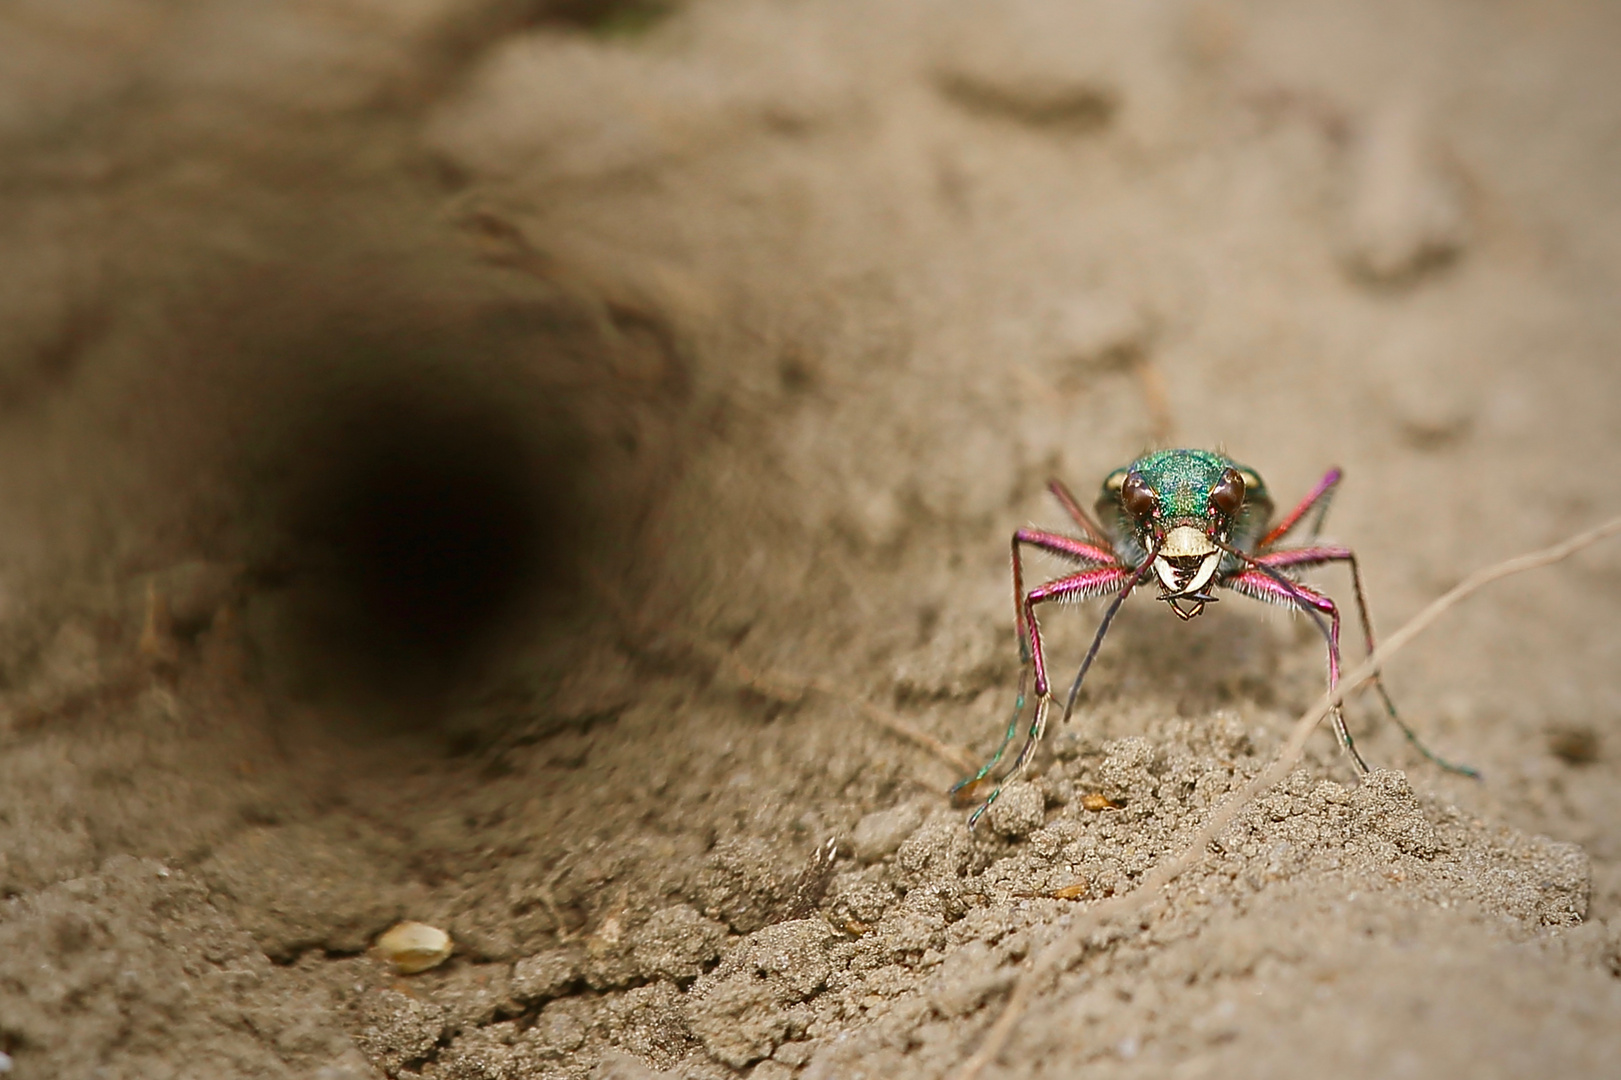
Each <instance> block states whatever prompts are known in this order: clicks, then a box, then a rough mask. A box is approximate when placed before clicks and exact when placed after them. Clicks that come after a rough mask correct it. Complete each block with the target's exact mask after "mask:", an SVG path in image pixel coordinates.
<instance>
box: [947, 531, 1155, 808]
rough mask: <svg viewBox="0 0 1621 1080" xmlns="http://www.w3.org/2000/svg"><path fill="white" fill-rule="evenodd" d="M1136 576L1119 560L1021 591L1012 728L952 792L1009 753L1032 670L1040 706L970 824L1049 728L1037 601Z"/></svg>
mask: <svg viewBox="0 0 1621 1080" xmlns="http://www.w3.org/2000/svg"><path fill="white" fill-rule="evenodd" d="M1071 542H1072V543H1073V542H1074V541H1071ZM1017 543H1018V541H1017V538H1015V551H1017ZM1014 567H1015V574H1017V573H1018V560H1017V556H1015V560H1014ZM1134 576H1135V572H1134V571H1132V570H1131V569H1129V568H1127V567H1123V566H1118V565H1109V566H1098V567H1093V568H1091V569H1089V570H1082V571H1080V572H1078V573H1074V574H1069V575H1067V576H1065V577H1061V578H1058V579H1057V580H1055V581H1049V582H1047V583H1046V584H1045V585H1039V586H1037V587H1036V588H1034V589H1031V590H1030V592H1029V593H1028V594H1027V595H1024V596H1021V597H1020V599H1019V623H1020V634H1019V645H1020V651H1021V654H1022V655H1021V659H1022V660H1023V662H1024V663H1023V669H1022V670H1021V672H1020V675H1019V696H1018V699H1017V700H1016V701H1015V702H1014V705H1013V715H1012V716H1011V717H1009V718H1008V727H1007V731H1006V733H1005V734H1004V735H1003V736H1002V742H1001V745H999V746H998V747H997V748H996V753H994V754H992V755H991V758H990V760H989V761H987V762H985V764H984V765H982V766H980V768H979V771H978V772H976V773H975V774H974V775H973V776H970V777H968V778H967V779H965V780H962V781H960V782H959V783H958V784H956V786H954V787H953V788H952V789H951V792H952V794H956V793H958V792H960V791H963V790H964V789H968V788H972V787H974V786H975V785H977V784H979V783H980V782H981V781H982V780H984V779H985V777H987V776H989V775H990V773H991V772H992V770H994V769H995V768H996V766H997V765H998V764H1000V763H1001V761H1002V756H1003V755H1004V754H1005V753H1007V748H1008V746H1009V745H1010V744H1011V743H1012V742H1013V739H1014V736H1015V735H1016V734H1017V732H1018V725H1019V717H1020V715H1021V714H1022V713H1023V711H1024V705H1025V679H1026V678H1027V677H1028V676H1029V675H1030V674H1031V673H1032V672H1033V673H1034V675H1035V682H1036V711H1035V715H1034V716H1033V717H1032V718H1031V721H1030V728H1029V731H1028V732H1027V733H1026V735H1025V740H1024V744H1023V745H1022V746H1021V747H1020V748H1019V753H1018V756H1017V757H1016V758H1015V759H1014V762H1013V765H1012V766H1011V767H1010V768H1009V769H1008V771H1007V773H1005V774H1004V775H1003V776H1002V778H1001V779H1000V780H998V781H997V783H996V787H995V788H993V789H992V790H991V793H990V795H988V796H987V797H986V798H985V801H984V802H982V803H980V805H979V808H978V809H976V810H975V811H974V812H973V814H972V815H971V816H970V817H969V819H968V824H969V826H970V827H972V826H973V825H974V824H975V823H977V822H978V821H979V819H980V816H981V815H983V814H984V813H985V811H986V810H988V809H990V806H991V804H992V803H993V802H995V801H996V799H997V797H998V796H1000V795H1001V794H1002V788H1003V786H1004V785H1005V784H1007V783H1008V781H1010V780H1012V779H1014V778H1015V777H1017V776H1018V775H1019V774H1020V773H1022V772H1023V771H1024V769H1025V766H1027V765H1028V764H1029V763H1030V758H1031V756H1032V755H1033V754H1034V753H1035V749H1036V746H1037V745H1038V744H1040V742H1041V736H1042V733H1043V732H1044V731H1045V730H1046V726H1047V711H1048V708H1049V707H1050V704H1051V693H1050V690H1051V687H1050V685H1049V682H1048V679H1047V656H1046V650H1045V649H1044V648H1043V647H1042V644H1041V624H1040V623H1039V622H1038V621H1037V620H1036V610H1035V609H1036V605H1037V604H1041V603H1045V602H1048V601H1052V600H1084V599H1087V598H1089V597H1093V596H1100V595H1102V594H1104V593H1108V592H1112V591H1114V589H1115V588H1116V587H1117V586H1119V585H1120V584H1121V583H1122V582H1123V581H1125V580H1126V579H1127V578H1131V577H1134Z"/></svg>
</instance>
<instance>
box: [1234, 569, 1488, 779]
mask: <svg viewBox="0 0 1621 1080" xmlns="http://www.w3.org/2000/svg"><path fill="white" fill-rule="evenodd" d="M1255 561H1256V562H1257V563H1259V564H1261V565H1262V566H1265V567H1268V568H1270V569H1273V570H1282V569H1285V568H1288V569H1294V570H1301V569H1305V568H1306V567H1310V566H1323V565H1325V564H1327V563H1338V562H1342V563H1345V564H1346V565H1348V566H1349V567H1350V568H1351V587H1352V590H1353V591H1354V592H1355V594H1356V613H1357V618H1358V620H1360V621H1361V623H1362V643H1363V645H1364V646H1366V647H1367V650H1368V652H1369V654H1372V652H1373V620H1372V619H1371V618H1369V616H1368V598H1367V593H1365V592H1364V591H1363V589H1362V570H1361V568H1360V567H1358V566H1357V561H1356V552H1354V551H1352V550H1351V549H1350V548H1348V547H1336V546H1334V545H1330V544H1319V545H1316V546H1314V547H1303V548H1288V549H1285V550H1283V551H1273V552H1269V553H1267V554H1265V555H1261V556H1258V557H1257V558H1256V560H1255ZM1274 584H1276V583H1275V582H1274ZM1296 587H1297V588H1301V590H1302V592H1305V591H1306V590H1305V589H1304V588H1303V587H1302V586H1296ZM1373 687H1374V689H1375V690H1377V691H1378V692H1379V698H1380V700H1381V701H1383V702H1384V703H1385V712H1386V713H1387V714H1388V715H1389V716H1390V718H1391V719H1392V720H1394V721H1395V722H1396V726H1397V727H1399V728H1401V731H1402V734H1403V735H1405V736H1407V741H1408V742H1410V743H1412V744H1413V746H1414V747H1416V748H1417V749H1418V752H1419V753H1421V754H1423V755H1424V756H1425V757H1427V758H1429V759H1430V760H1431V761H1433V762H1434V763H1435V764H1437V765H1439V766H1441V768H1443V769H1446V770H1447V771H1448V772H1455V773H1458V774H1460V775H1463V776H1474V777H1478V776H1479V775H1480V774H1479V773H1478V772H1476V771H1475V770H1474V769H1472V768H1470V767H1469V766H1467V765H1458V764H1455V763H1454V762H1451V761H1448V760H1447V759H1446V758H1443V757H1441V756H1440V755H1438V754H1436V753H1435V752H1434V751H1432V750H1431V749H1430V748H1429V747H1427V746H1425V745H1424V742H1423V740H1422V739H1420V738H1419V737H1418V733H1417V732H1415V731H1414V730H1413V729H1412V728H1410V727H1408V726H1407V722H1406V721H1405V720H1403V719H1402V718H1401V716H1400V714H1398V713H1397V712H1396V703H1395V702H1394V701H1392V700H1390V692H1389V691H1388V690H1386V689H1385V680H1384V678H1383V676H1380V675H1377V674H1376V675H1374V677H1373Z"/></svg>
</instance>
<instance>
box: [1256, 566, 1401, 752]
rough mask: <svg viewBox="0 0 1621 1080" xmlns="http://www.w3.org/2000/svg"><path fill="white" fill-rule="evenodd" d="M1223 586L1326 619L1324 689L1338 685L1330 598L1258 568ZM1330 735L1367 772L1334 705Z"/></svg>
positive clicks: (1336, 620)
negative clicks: (1321, 615) (1337, 740)
mask: <svg viewBox="0 0 1621 1080" xmlns="http://www.w3.org/2000/svg"><path fill="white" fill-rule="evenodd" d="M1226 585H1227V587H1228V588H1230V589H1234V590H1236V591H1237V592H1241V593H1243V594H1244V595H1245V596H1248V597H1252V598H1254V599H1256V600H1264V601H1266V602H1267V603H1269V604H1278V605H1280V606H1282V607H1302V608H1307V609H1308V610H1310V609H1315V610H1317V611H1318V612H1320V613H1322V614H1324V615H1327V616H1328V618H1329V632H1328V688H1329V690H1334V689H1335V688H1336V687H1338V686H1339V684H1340V609H1339V608H1338V607H1337V606H1335V604H1334V601H1332V600H1330V599H1329V598H1328V597H1326V596H1324V595H1323V594H1322V593H1320V592H1317V591H1316V590H1315V589H1310V588H1307V587H1306V586H1304V585H1299V584H1294V583H1290V584H1288V585H1285V584H1284V583H1283V582H1281V581H1278V580H1277V579H1275V578H1272V577H1268V576H1267V575H1266V574H1265V573H1264V572H1262V571H1260V570H1255V569H1250V570H1245V571H1244V572H1243V573H1240V574H1235V575H1234V576H1233V577H1231V578H1228V579H1227V581H1226ZM1333 718H1334V734H1335V735H1337V736H1338V737H1339V740H1340V745H1341V746H1343V747H1345V750H1346V753H1348V754H1350V755H1351V760H1352V761H1354V762H1356V766H1357V768H1358V769H1360V770H1361V771H1362V772H1368V771H1369V770H1368V763H1367V762H1365V761H1363V760H1362V755H1361V754H1359V753H1358V752H1357V748H1356V743H1355V742H1354V741H1352V739H1351V732H1350V729H1349V728H1347V727H1346V726H1345V715H1344V713H1342V712H1341V711H1340V709H1339V707H1338V706H1336V707H1335V709H1334V712H1333Z"/></svg>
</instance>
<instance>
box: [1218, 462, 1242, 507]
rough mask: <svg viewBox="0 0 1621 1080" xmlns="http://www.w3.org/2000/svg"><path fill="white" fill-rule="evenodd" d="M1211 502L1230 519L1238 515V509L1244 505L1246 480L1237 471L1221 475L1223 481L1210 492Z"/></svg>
mask: <svg viewBox="0 0 1621 1080" xmlns="http://www.w3.org/2000/svg"><path fill="white" fill-rule="evenodd" d="M1210 501H1211V503H1212V504H1214V505H1215V507H1216V509H1217V510H1220V511H1221V512H1222V513H1223V514H1225V515H1227V516H1228V517H1232V516H1233V515H1234V514H1236V513H1238V508H1239V507H1240V506H1243V505H1244V478H1243V477H1242V476H1240V475H1239V474H1238V470H1237V469H1228V470H1227V471H1226V472H1224V473H1222V474H1221V479H1220V480H1217V481H1216V486H1215V487H1214V488H1212V489H1211V490H1210Z"/></svg>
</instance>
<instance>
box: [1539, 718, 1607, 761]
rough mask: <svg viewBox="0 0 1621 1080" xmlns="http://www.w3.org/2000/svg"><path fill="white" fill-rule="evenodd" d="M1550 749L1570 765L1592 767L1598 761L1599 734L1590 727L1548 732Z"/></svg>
mask: <svg viewBox="0 0 1621 1080" xmlns="http://www.w3.org/2000/svg"><path fill="white" fill-rule="evenodd" d="M1548 749H1549V750H1551V751H1553V754H1554V756H1555V757H1557V758H1559V759H1560V760H1561V761H1564V762H1565V763H1566V764H1569V765H1590V764H1592V763H1593V762H1595V761H1597V760H1598V756H1599V740H1598V732H1596V731H1594V730H1593V729H1592V728H1589V727H1574V726H1572V727H1560V728H1554V729H1553V730H1552V731H1550V732H1548Z"/></svg>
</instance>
